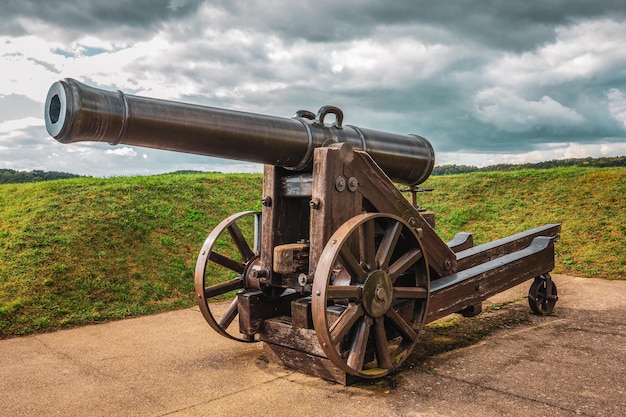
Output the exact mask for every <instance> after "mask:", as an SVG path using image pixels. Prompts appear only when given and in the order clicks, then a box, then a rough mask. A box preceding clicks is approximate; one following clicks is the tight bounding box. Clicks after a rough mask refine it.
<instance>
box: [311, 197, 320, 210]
mask: <svg viewBox="0 0 626 417" xmlns="http://www.w3.org/2000/svg"><path fill="white" fill-rule="evenodd" d="M321 205H322V202H321V201H320V199H319V198H314V199H312V200H311V201H309V206H311V208H312V209H313V210H317V209H319V208H320V206H321Z"/></svg>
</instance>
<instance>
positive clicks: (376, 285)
mask: <svg viewBox="0 0 626 417" xmlns="http://www.w3.org/2000/svg"><path fill="white" fill-rule="evenodd" d="M392 301H393V285H392V284H391V279H390V278H389V275H388V274H387V273H386V272H385V271H383V270H380V269H379V270H376V271H373V272H371V273H370V274H369V275H368V277H367V278H366V279H365V284H363V307H364V308H365V311H366V312H367V314H369V315H370V316H372V317H382V316H384V315H385V313H386V312H387V310H389V308H390V307H391V302H392Z"/></svg>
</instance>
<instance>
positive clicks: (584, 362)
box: [0, 275, 626, 417]
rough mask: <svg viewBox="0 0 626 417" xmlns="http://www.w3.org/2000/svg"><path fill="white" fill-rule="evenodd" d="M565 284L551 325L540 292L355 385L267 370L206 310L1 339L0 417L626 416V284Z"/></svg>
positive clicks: (458, 325)
mask: <svg viewBox="0 0 626 417" xmlns="http://www.w3.org/2000/svg"><path fill="white" fill-rule="evenodd" d="M554 279H555V282H556V284H557V286H558V290H559V298H560V299H559V302H558V303H557V305H556V308H555V313H554V314H553V315H552V316H549V317H535V316H532V315H530V314H529V309H528V307H527V304H526V301H525V300H522V299H521V296H524V295H525V294H526V292H527V290H528V286H529V285H530V282H528V283H526V284H523V285H521V286H519V287H516V288H514V289H511V290H509V291H507V292H505V293H502V294H499V295H498V296H496V297H494V298H492V299H490V300H488V301H487V302H486V303H485V304H484V307H485V309H486V311H485V312H483V313H482V314H481V315H479V316H477V317H474V318H469V319H466V318H460V317H457V316H451V317H450V318H446V319H443V320H442V322H437V323H435V325H434V326H433V325H431V326H429V328H428V329H427V330H425V331H424V333H423V336H422V341H421V342H420V343H419V344H418V348H417V349H416V351H415V352H414V353H413V355H412V356H411V357H410V358H409V359H408V360H407V362H406V363H405V365H403V367H402V369H401V370H399V371H398V372H396V373H394V374H393V375H392V376H389V377H387V378H383V379H382V380H378V381H376V382H364V383H359V384H356V385H353V386H350V387H343V386H340V385H336V384H333V383H330V382H326V381H323V380H320V379H316V378H312V377H309V376H305V375H302V374H299V373H297V372H294V371H291V370H287V369H284V368H281V367H279V366H277V365H274V364H270V363H267V362H266V361H265V360H264V358H263V356H262V349H261V346H260V344H242V343H237V342H232V341H229V340H227V339H225V338H223V337H221V336H219V335H217V334H216V333H214V332H213V331H212V330H211V329H210V328H209V326H208V325H207V324H206V322H204V320H203V318H202V316H201V314H200V312H199V310H198V309H197V308H191V309H187V310H181V311H175V312H171V313H165V314H159V315H155V316H149V317H141V318H136V319H129V320H123V321H117V322H111V323H105V324H99V325H93V326H85V327H80V328H75V329H70V330H63V331H58V332H54V333H48V334H42V335H34V336H28V337H21V338H13V339H7V340H0V416H7V417H9V416H11V417H13V416H35V415H37V416H43V415H45V416H176V417H182V416H261V415H267V416H270V415H271V416H275V417H279V416H298V417H306V416H324V415H337V416H372V415H376V416H464V417H467V416H504V415H506V416H528V415H534V416H557V415H558V416H574V415H587V416H624V415H626V281H604V280H595V279H584V278H574V277H569V276H559V275H556V276H554ZM511 300H517V301H515V302H513V303H508V302H509V301H511ZM488 306H491V307H488Z"/></svg>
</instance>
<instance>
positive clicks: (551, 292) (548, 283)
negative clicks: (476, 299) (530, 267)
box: [528, 274, 559, 316]
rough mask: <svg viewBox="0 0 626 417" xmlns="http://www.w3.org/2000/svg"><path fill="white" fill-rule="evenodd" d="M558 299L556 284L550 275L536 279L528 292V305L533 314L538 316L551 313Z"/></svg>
mask: <svg viewBox="0 0 626 417" xmlns="http://www.w3.org/2000/svg"><path fill="white" fill-rule="evenodd" d="M558 299H559V297H558V293H557V289H556V284H555V283H554V281H552V277H551V276H550V274H543V275H539V276H538V277H536V278H535V280H534V281H533V283H532V284H531V285H530V289H529V290H528V305H529V306H530V309H531V310H532V311H533V313H535V314H537V315H540V316H545V315H548V314H550V313H552V310H554V306H555V305H556V302H557V300H558Z"/></svg>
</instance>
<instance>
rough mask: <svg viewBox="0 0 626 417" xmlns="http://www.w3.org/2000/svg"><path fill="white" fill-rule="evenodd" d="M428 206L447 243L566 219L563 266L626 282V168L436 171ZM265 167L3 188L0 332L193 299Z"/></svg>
mask: <svg viewBox="0 0 626 417" xmlns="http://www.w3.org/2000/svg"><path fill="white" fill-rule="evenodd" d="M424 186H426V187H434V188H435V191H434V192H432V193H424V194H420V196H419V197H420V198H419V201H420V204H421V205H422V206H424V207H426V208H428V209H430V210H432V211H434V212H435V213H436V214H437V232H438V233H439V234H440V236H441V237H442V238H443V239H444V240H449V239H451V238H452V236H454V234H455V233H456V232H459V231H468V232H474V233H475V234H474V240H475V242H476V243H484V242H488V241H490V240H493V239H497V238H500V237H504V236H507V235H509V234H512V233H517V232H520V231H523V230H526V229H529V228H533V227H536V226H540V225H542V224H545V223H557V222H560V223H563V232H562V234H561V242H560V243H558V244H557V245H556V251H557V257H556V268H555V272H560V273H568V274H573V275H577V276H585V277H598V278H609V279H626V266H625V264H626V255H625V254H626V239H625V237H626V210H625V207H624V201H625V200H626V168H602V169H598V168H561V169H550V170H523V171H514V172H492V173H471V174H464V175H454V176H440V177H432V178H430V179H429V180H428V181H427V182H426V183H425V184H424ZM261 189H262V177H261V176H260V175H245V174H240V175H223V174H185V175H160V176H153V177H122V178H110V179H93V178H87V179H86V178H78V179H67V180H60V181H51V182H44V183H30V184H7V185H0V338H4V337H11V336H16V335H23V334H29V333H34V332H41V331H50V330H54V329H58V328H63V327H69V326H75V325H79V324H85V323H91V322H99V321H105V320H112V319H120V318H124V317H130V316H137V315H142V314H152V313H157V312H161V311H167V310H172V309H178V308H184V307H187V306H191V305H193V304H194V303H195V301H194V299H193V271H194V268H195V261H196V258H197V256H198V251H199V249H200V247H201V246H202V243H203V242H204V239H205V238H206V236H207V234H208V232H209V231H210V230H211V229H212V228H213V227H214V226H215V225H216V224H217V223H219V222H220V221H221V220H222V219H224V218H225V217H227V216H229V215H230V214H233V213H236V212H239V211H245V210H254V209H259V208H260V199H261Z"/></svg>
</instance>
